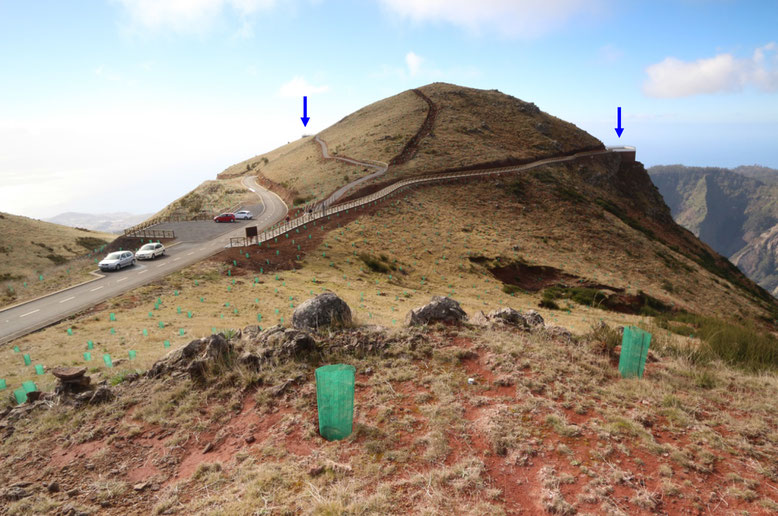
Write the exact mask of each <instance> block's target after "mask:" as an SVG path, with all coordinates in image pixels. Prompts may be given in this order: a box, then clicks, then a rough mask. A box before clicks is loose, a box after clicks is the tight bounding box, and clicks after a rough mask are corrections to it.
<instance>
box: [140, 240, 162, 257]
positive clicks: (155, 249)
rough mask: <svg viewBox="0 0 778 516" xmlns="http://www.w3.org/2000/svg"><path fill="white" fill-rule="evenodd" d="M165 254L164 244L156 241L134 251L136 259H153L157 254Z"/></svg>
mask: <svg viewBox="0 0 778 516" xmlns="http://www.w3.org/2000/svg"><path fill="white" fill-rule="evenodd" d="M163 254H165V246H164V245H162V244H160V243H159V242H157V243H156V244H146V245H144V246H143V247H141V248H140V249H138V252H137V253H135V258H137V259H138V260H153V259H155V258H156V257H157V256H162V255H163Z"/></svg>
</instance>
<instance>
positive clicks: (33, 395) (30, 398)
mask: <svg viewBox="0 0 778 516" xmlns="http://www.w3.org/2000/svg"><path fill="white" fill-rule="evenodd" d="M42 394H43V393H42V392H41V391H32V392H28V393H27V403H35V402H36V401H38V400H39V399H40V398H41V395H42Z"/></svg>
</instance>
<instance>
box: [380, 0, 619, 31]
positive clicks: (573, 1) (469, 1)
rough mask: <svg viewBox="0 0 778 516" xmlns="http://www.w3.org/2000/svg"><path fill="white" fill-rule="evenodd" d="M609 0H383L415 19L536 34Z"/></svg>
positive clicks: (477, 29)
mask: <svg viewBox="0 0 778 516" xmlns="http://www.w3.org/2000/svg"><path fill="white" fill-rule="evenodd" d="M607 1H608V0H480V1H477V2H474V1H473V0H380V2H381V4H383V6H384V7H385V8H386V9H387V10H389V11H391V12H394V13H396V14H398V15H400V16H402V17H405V18H410V19H411V20H413V21H415V22H428V21H433V22H434V21H443V22H447V23H451V24H453V25H457V26H459V27H464V28H465V29H467V30H470V31H472V32H482V31H485V32H488V31H491V30H497V32H499V33H501V34H502V35H504V36H519V37H537V36H540V35H543V34H545V33H547V32H550V31H552V30H554V29H557V28H559V27H561V26H563V25H565V24H566V23H567V22H568V21H569V20H571V19H580V17H581V16H582V15H586V14H591V13H599V12H601V6H602V5H603V3H605V2H607Z"/></svg>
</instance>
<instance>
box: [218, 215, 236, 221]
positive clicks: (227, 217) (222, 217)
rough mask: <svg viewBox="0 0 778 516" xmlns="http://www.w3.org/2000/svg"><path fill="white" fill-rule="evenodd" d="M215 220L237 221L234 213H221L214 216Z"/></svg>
mask: <svg viewBox="0 0 778 516" xmlns="http://www.w3.org/2000/svg"><path fill="white" fill-rule="evenodd" d="M213 221H214V222H235V214H234V213H222V214H221V215H217V216H215V217H214V218H213Z"/></svg>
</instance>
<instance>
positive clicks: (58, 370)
mask: <svg viewBox="0 0 778 516" xmlns="http://www.w3.org/2000/svg"><path fill="white" fill-rule="evenodd" d="M51 374H53V375H54V376H56V377H57V378H59V379H60V380H65V381H73V380H78V379H79V378H81V377H83V376H84V374H86V367H65V366H60V367H55V368H54V369H52V370H51Z"/></svg>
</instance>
